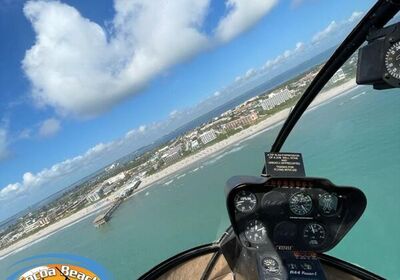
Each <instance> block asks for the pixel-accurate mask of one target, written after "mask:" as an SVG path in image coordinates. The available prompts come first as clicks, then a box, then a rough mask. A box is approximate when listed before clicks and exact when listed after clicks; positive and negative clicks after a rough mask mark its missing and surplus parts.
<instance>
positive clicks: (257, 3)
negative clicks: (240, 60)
mask: <svg viewBox="0 0 400 280" xmlns="http://www.w3.org/2000/svg"><path fill="white" fill-rule="evenodd" d="M277 2H278V1H277V0H253V1H248V0H228V1H226V7H227V9H229V10H230V13H229V14H228V15H227V16H226V17H225V18H223V19H222V20H221V21H220V22H219V24H218V26H217V28H216V30H215V33H216V37H217V38H218V39H219V40H220V41H222V42H226V41H229V40H231V39H232V38H234V37H236V36H237V35H238V34H240V33H242V32H243V31H245V30H247V29H248V28H249V27H250V26H252V25H253V24H255V23H256V22H257V21H259V20H260V19H261V18H262V17H263V16H264V15H265V14H266V13H267V12H269V11H270V10H271V9H272V8H273V7H274V6H275V4H276V3H277Z"/></svg>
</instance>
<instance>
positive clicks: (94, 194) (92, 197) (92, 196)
mask: <svg viewBox="0 0 400 280" xmlns="http://www.w3.org/2000/svg"><path fill="white" fill-rule="evenodd" d="M100 190H101V189H97V190H95V191H93V192H91V193H90V194H88V196H87V197H86V200H87V201H89V202H96V201H98V200H100Z"/></svg>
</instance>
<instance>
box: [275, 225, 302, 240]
mask: <svg viewBox="0 0 400 280" xmlns="http://www.w3.org/2000/svg"><path fill="white" fill-rule="evenodd" d="M273 236H274V239H273V242H274V245H293V243H294V240H295V238H296V236H297V226H296V224H295V223H292V222H288V221H283V222H280V223H279V224H277V225H276V226H275V228H274V235H273Z"/></svg>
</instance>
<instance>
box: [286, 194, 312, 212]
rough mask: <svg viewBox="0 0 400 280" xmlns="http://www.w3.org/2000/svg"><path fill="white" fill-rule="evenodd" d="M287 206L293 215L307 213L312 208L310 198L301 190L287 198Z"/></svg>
mask: <svg viewBox="0 0 400 280" xmlns="http://www.w3.org/2000/svg"><path fill="white" fill-rule="evenodd" d="M289 208H290V211H292V212H293V214H295V215H298V216H304V215H307V214H308V213H310V212H311V209H312V198H311V196H309V195H308V194H305V193H303V192H299V193H295V194H294V195H292V196H291V197H290V199H289Z"/></svg>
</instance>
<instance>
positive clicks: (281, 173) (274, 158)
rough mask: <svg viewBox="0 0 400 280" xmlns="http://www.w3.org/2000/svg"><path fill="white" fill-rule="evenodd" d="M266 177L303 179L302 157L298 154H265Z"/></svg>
mask: <svg viewBox="0 0 400 280" xmlns="http://www.w3.org/2000/svg"><path fill="white" fill-rule="evenodd" d="M265 163H266V165H265V166H266V168H267V175H269V176H272V177H304V176H306V173H305V171H304V164H303V157H302V156H301V154H300V153H265Z"/></svg>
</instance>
